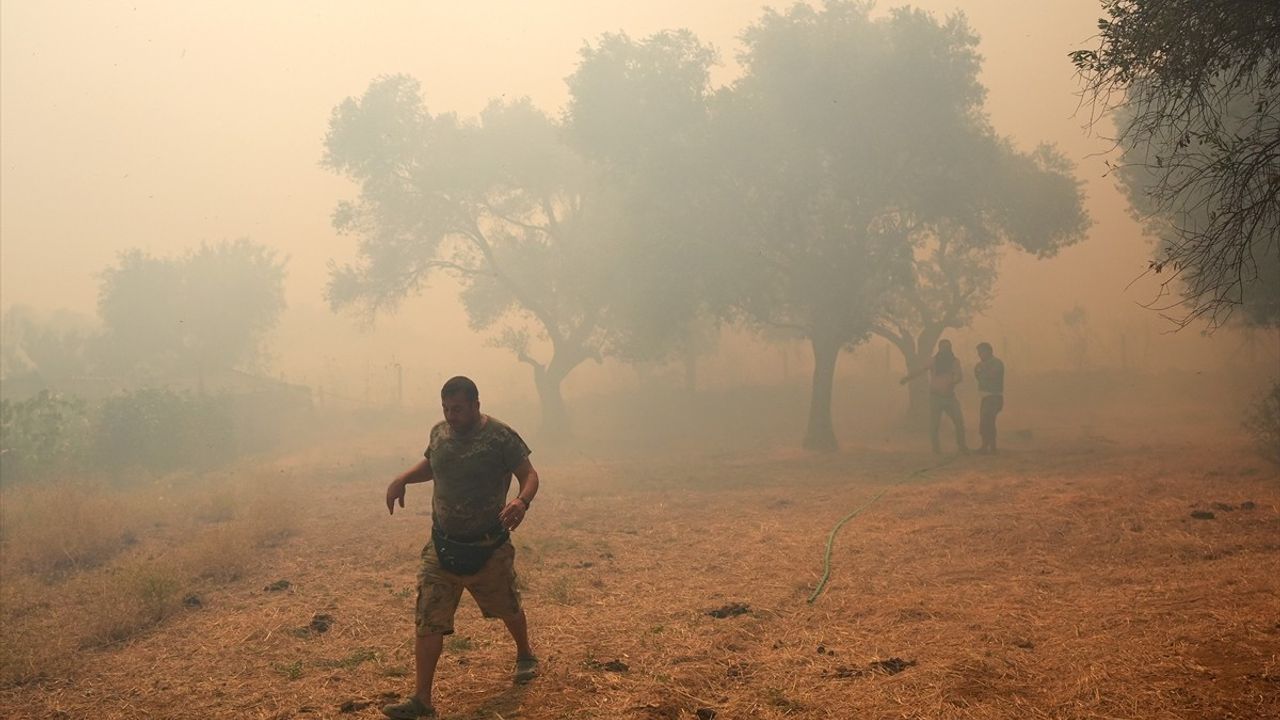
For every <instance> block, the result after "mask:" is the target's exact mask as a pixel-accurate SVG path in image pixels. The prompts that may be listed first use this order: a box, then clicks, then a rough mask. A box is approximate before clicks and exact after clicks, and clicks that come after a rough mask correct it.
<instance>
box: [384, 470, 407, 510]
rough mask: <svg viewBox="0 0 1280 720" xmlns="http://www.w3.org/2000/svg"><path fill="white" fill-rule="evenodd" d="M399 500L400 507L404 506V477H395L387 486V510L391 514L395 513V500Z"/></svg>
mask: <svg viewBox="0 0 1280 720" xmlns="http://www.w3.org/2000/svg"><path fill="white" fill-rule="evenodd" d="M397 500H399V501H400V507H404V479H403V478H396V479H395V480H392V481H391V484H390V485H388V486H387V512H389V513H391V514H392V515H395V514H396V501H397Z"/></svg>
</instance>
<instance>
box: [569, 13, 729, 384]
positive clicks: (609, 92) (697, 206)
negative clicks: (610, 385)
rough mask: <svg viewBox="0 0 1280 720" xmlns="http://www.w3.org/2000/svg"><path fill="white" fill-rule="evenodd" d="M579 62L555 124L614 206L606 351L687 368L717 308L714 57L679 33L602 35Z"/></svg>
mask: <svg viewBox="0 0 1280 720" xmlns="http://www.w3.org/2000/svg"><path fill="white" fill-rule="evenodd" d="M581 55H582V60H581V62H580V63H579V65H578V68H577V70H576V71H575V72H574V74H573V75H571V76H570V77H569V78H568V81H567V82H568V85H569V92H570V101H569V105H568V108H567V109H566V112H565V123H564V124H565V132H566V137H567V138H568V141H569V143H570V144H571V145H572V146H573V147H574V148H575V149H576V150H577V151H578V152H579V153H580V154H581V155H582V157H583V158H584V159H585V160H586V161H587V163H588V165H589V168H590V173H591V175H592V179H593V185H595V186H596V187H598V188H607V189H608V190H609V192H610V193H611V194H612V197H613V198H614V199H615V208H616V211H617V214H616V216H615V218H614V221H615V222H614V223H613V224H612V226H611V227H610V230H609V233H608V234H609V242H610V246H611V248H612V252H613V268H612V272H611V273H610V281H609V283H608V287H609V292H610V298H609V302H608V306H609V319H608V322H609V325H610V328H611V330H612V333H611V342H610V352H611V353H612V354H614V355H616V356H618V357H620V358H623V359H627V360H637V361H646V360H658V359H663V358H665V357H667V356H669V355H671V354H678V355H681V356H683V357H684V358H685V359H686V360H687V361H688V362H689V363H690V364H692V361H693V356H694V355H695V354H696V352H697V350H698V349H699V348H700V347H701V346H702V345H703V344H705V335H706V334H707V333H708V332H709V331H710V330H714V323H713V322H708V319H713V318H714V317H716V316H717V314H718V312H717V311H718V310H720V309H721V308H722V307H723V300H724V297H723V293H721V292H718V289H719V287H720V285H719V284H718V283H717V280H718V275H717V273H715V272H714V270H713V269H714V266H715V264H716V262H717V261H718V260H719V259H720V255H719V253H720V250H721V248H718V247H716V246H715V245H714V243H712V242H710V240H711V235H712V233H711V232H710V228H711V227H712V226H713V224H714V217H715V213H716V212H717V211H718V210H719V209H721V208H722V206H723V203H721V202H719V196H718V190H719V188H718V187H717V186H716V184H715V180H714V179H715V178H716V177H717V176H718V175H719V171H718V169H717V168H716V166H715V164H714V162H713V158H711V157H710V156H709V147H710V146H709V143H708V138H709V133H710V131H711V126H710V107H709V101H710V98H711V95H712V90H711V87H710V79H709V75H710V68H711V66H712V65H713V63H714V62H715V53H714V51H713V50H712V49H711V48H710V47H708V46H706V45H703V44H702V43H701V42H699V41H698V39H697V38H696V37H694V35H693V34H692V33H690V32H688V31H684V30H682V31H666V32H659V33H655V34H654V35H652V36H650V37H647V38H644V39H643V40H633V39H632V38H630V37H628V36H627V35H625V34H620V33H619V34H606V35H604V36H602V37H601V38H600V39H599V41H598V42H597V43H595V44H594V45H590V44H589V45H586V46H585V47H584V48H583V49H582V52H581Z"/></svg>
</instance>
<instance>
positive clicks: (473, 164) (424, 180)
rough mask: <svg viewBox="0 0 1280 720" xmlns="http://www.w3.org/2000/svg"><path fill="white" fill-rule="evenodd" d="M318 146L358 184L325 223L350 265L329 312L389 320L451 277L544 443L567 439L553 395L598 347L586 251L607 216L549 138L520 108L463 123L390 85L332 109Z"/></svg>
mask: <svg viewBox="0 0 1280 720" xmlns="http://www.w3.org/2000/svg"><path fill="white" fill-rule="evenodd" d="M325 145H326V155H325V164H326V165H327V166H328V167H330V168H331V169H333V170H334V171H336V172H338V173H341V174H342V175H345V176H347V177H349V178H351V179H353V180H356V181H357V182H359V183H360V197H359V199H358V200H356V201H354V202H345V203H343V204H342V205H341V206H339V208H338V210H337V212H336V213H335V214H334V226H335V227H336V228H337V229H338V230H339V231H341V232H346V233H351V234H354V235H357V236H358V237H359V248H358V253H359V257H358V260H357V262H356V263H354V264H349V265H344V266H340V267H339V266H335V267H333V268H332V273H331V278H330V282H329V287H328V298H329V301H330V303H331V304H332V305H333V306H334V307H335V308H340V307H344V306H348V305H357V306H362V307H363V308H364V309H365V310H366V311H368V312H370V313H374V312H377V311H379V310H387V309H392V308H394V307H395V306H396V304H397V303H398V302H399V301H400V300H401V299H403V298H404V297H406V296H407V295H409V294H410V293H413V292H416V291H418V290H419V289H420V288H421V287H422V285H423V283H424V282H425V281H426V280H427V279H428V277H430V275H431V274H432V273H434V272H440V271H443V272H448V273H452V274H453V275H455V276H456V277H457V278H458V279H459V280H460V281H461V283H462V285H463V292H462V300H463V304H464V306H465V307H466V311H467V313H468V317H469V319H470V322H471V325H472V327H474V328H475V329H478V330H493V331H494V336H493V340H494V342H495V343H496V344H498V345H501V346H503V347H506V348H508V349H510V350H511V351H512V352H513V353H514V354H515V355H516V357H517V358H518V359H519V360H520V361H521V362H524V363H526V364H528V365H529V366H530V367H531V368H532V370H533V375H534V382H535V386H536V388H537V391H538V395H539V398H540V400H541V403H542V411H543V430H544V432H545V433H547V434H548V435H551V436H555V435H561V434H563V433H564V432H566V430H567V422H568V419H567V414H566V410H565V406H564V402H563V399H562V396H561V383H562V382H563V380H564V379H565V377H566V376H567V375H568V374H569V372H570V371H572V370H573V369H574V368H575V367H577V366H578V365H580V364H581V363H582V362H583V361H585V360H587V359H589V358H594V359H599V358H600V355H601V352H602V349H603V348H604V344H605V339H606V338H605V335H606V333H605V326H604V324H603V318H604V314H605V310H606V307H605V304H604V302H603V298H604V297H605V292H604V291H605V288H606V285H607V282H608V273H607V272H606V270H607V267H608V259H607V250H608V248H607V247H606V246H605V245H604V244H603V243H602V242H599V241H600V240H601V238H602V236H603V233H602V232H601V229H602V228H603V227H605V224H606V223H607V221H608V218H609V217H610V216H611V213H612V207H611V204H610V201H609V200H608V198H607V197H606V196H602V194H600V193H592V192H590V190H591V188H590V186H589V184H588V183H587V182H586V175H585V174H584V172H583V167H582V164H581V162H580V161H579V159H578V157H577V156H576V154H575V153H573V152H572V151H571V150H570V149H569V148H568V147H567V146H566V145H565V144H564V142H563V140H562V137H561V131H560V128H559V127H558V126H557V124H556V123H555V122H553V121H552V120H551V119H550V118H548V117H547V116H546V115H545V114H544V113H542V112H541V111H540V110H538V109H536V108H534V107H533V106H532V104H531V103H530V102H529V101H528V100H527V99H522V100H516V101H512V102H501V101H495V102H493V103H491V104H490V105H489V106H488V107H487V108H486V109H485V110H484V111H483V112H482V113H481V115H480V117H479V118H478V119H476V120H474V121H463V120H460V119H458V118H457V117H456V116H454V115H453V114H448V113H445V114H439V115H432V114H430V113H429V112H428V111H427V110H426V108H425V107H424V105H423V101H422V97H421V91H420V89H419V86H418V83H417V82H416V81H414V80H412V79H411V78H407V77H403V76H393V77H386V78H381V79H379V80H377V81H375V82H374V83H372V84H371V85H370V86H369V88H368V90H366V92H365V94H364V96H363V97H361V98H359V99H356V98H349V99H347V100H346V101H344V102H343V103H342V104H341V105H339V106H338V107H337V108H335V109H334V111H333V117H332V119H331V121H330V126H329V134H328V137H327V138H326V143H325ZM425 321H426V322H430V321H431V320H430V318H427V319H425ZM530 328H532V329H533V330H534V334H533V335H531V333H530ZM535 340H540V341H542V342H543V343H545V344H546V345H549V348H550V350H549V357H547V356H546V354H540V352H539V348H537V347H535V344H534V341H535Z"/></svg>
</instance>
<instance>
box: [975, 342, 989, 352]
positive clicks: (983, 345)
mask: <svg viewBox="0 0 1280 720" xmlns="http://www.w3.org/2000/svg"><path fill="white" fill-rule="evenodd" d="M983 350H986V351H987V352H992V350H991V343H989V342H980V343H978V352H982V351H983Z"/></svg>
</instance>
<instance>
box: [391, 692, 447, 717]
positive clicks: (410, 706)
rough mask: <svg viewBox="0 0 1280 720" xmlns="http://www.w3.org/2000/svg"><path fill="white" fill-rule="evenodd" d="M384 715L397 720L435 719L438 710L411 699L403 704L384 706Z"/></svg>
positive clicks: (416, 699)
mask: <svg viewBox="0 0 1280 720" xmlns="http://www.w3.org/2000/svg"><path fill="white" fill-rule="evenodd" d="M382 714H383V715H386V716H387V717H389V718H394V719H395V720H417V718H433V717H435V716H436V709H435V708H433V707H431V706H430V705H424V704H423V703H422V701H421V700H419V699H418V698H416V697H411V698H409V699H408V700H405V701H404V702H402V703H396V704H395V705H384V706H383V708H382Z"/></svg>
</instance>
